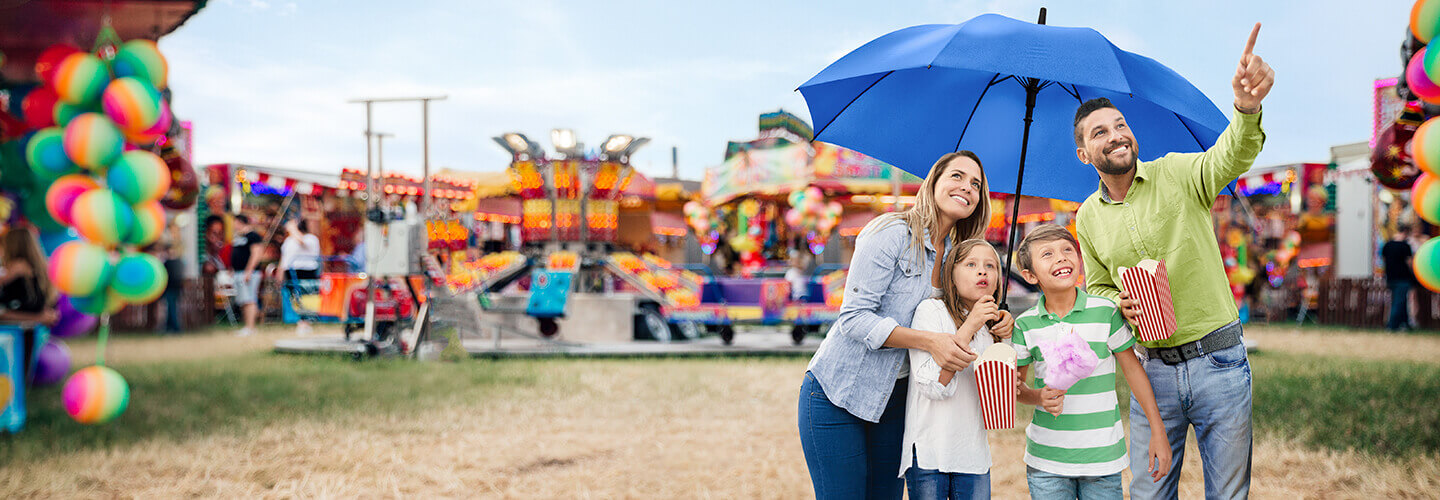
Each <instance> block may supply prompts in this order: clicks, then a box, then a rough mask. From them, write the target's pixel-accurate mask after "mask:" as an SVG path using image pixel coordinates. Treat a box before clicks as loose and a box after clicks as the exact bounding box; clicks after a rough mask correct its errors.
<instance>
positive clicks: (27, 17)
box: [0, 0, 206, 82]
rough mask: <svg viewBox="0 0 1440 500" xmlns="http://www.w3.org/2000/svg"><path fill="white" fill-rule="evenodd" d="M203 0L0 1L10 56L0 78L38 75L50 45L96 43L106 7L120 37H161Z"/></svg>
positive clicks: (2, 44)
mask: <svg viewBox="0 0 1440 500" xmlns="http://www.w3.org/2000/svg"><path fill="white" fill-rule="evenodd" d="M205 3H206V2H205V0H128V1H114V2H97V1H80V0H48V1H30V2H24V1H22V2H0V51H4V53H5V57H6V59H8V61H7V63H6V64H5V65H4V67H3V68H0V80H3V81H10V82H28V81H34V80H36V79H37V77H36V76H35V60H36V58H37V57H39V55H40V52H41V51H43V50H45V48H46V47H49V46H51V45H54V44H57V43H70V44H75V45H76V46H77V47H79V48H81V49H89V48H90V46H92V45H94V44H95V38H96V35H97V34H98V33H99V32H100V28H101V27H102V25H103V18H104V16H105V14H106V13H108V14H109V16H110V25H111V27H113V28H114V29H115V32H116V34H117V35H119V36H120V38H121V39H124V40H132V39H136V38H145V39H150V40H157V39H159V38H160V37H162V36H165V35H167V34H170V32H172V31H175V29H176V28H179V27H180V25H182V24H185V21H186V20H188V19H190V17H191V16H193V15H195V13H196V12H199V11H200V9H202V8H204V7H205Z"/></svg>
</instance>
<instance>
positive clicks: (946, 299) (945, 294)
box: [936, 238, 1008, 341]
mask: <svg viewBox="0 0 1440 500" xmlns="http://www.w3.org/2000/svg"><path fill="white" fill-rule="evenodd" d="M980 247H984V248H987V249H989V250H990V251H991V252H993V253H995V262H996V263H997V264H998V263H999V262H1000V253H999V252H996V251H995V247H993V246H990V242H988V241H985V240H983V239H980V238H974V239H968V240H965V241H962V242H960V244H959V245H955V246H954V248H952V249H950V251H949V252H945V261H944V263H943V264H941V266H940V269H937V270H936V272H938V273H940V276H939V278H940V280H939V281H940V302H943V303H944V304H945V311H946V312H949V313H950V319H952V320H954V321H955V326H956V327H959V326H960V325H961V324H963V323H965V316H966V315H967V314H969V312H970V311H968V310H966V309H965V304H963V303H962V299H961V298H960V290H958V289H957V288H956V287H955V266H958V265H960V261H961V260H964V259H965V256H967V255H970V251H971V250H974V249H976V248H980ZM999 272H1000V273H1003V272H1004V271H999ZM999 279H1008V277H1004V278H999ZM999 284H1000V281H999V280H997V281H996V287H995V291H994V292H993V293H992V295H994V296H995V303H996V304H999V303H1000V287H999ZM997 341H998V339H997Z"/></svg>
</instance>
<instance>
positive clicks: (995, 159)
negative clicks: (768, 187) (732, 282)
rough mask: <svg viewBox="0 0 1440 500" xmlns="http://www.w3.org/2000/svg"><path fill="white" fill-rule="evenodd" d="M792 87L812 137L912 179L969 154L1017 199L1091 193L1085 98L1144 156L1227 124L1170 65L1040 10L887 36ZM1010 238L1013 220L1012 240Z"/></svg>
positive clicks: (1210, 139) (1199, 145)
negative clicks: (1082, 140) (1113, 117)
mask: <svg viewBox="0 0 1440 500" xmlns="http://www.w3.org/2000/svg"><path fill="white" fill-rule="evenodd" d="M799 90H800V93H801V94H803V95H804V97H805V103H806V105H808V106H809V108H810V118H811V120H812V121H814V123H815V130H816V133H815V140H817V141H825V142H829V143H833V144H838V145H841V146H845V147H847V148H850V149H854V150H856V151H860V152H862V153H865V154H868V155H870V156H873V157H875V158H878V159H880V160H882V161H885V162H887V163H890V164H891V165H894V166H896V167H900V168H901V169H904V170H905V171H907V172H910V173H913V174H915V175H918V176H920V177H925V175H926V174H927V173H928V172H929V170H930V166H931V165H933V164H934V163H935V160H936V159H937V158H939V157H940V156H942V155H944V154H946V153H950V152H954V151H958V150H962V149H968V150H970V151H974V152H975V153H976V154H977V155H979V157H980V159H981V161H983V162H984V164H985V166H986V169H985V174H986V176H987V177H988V178H989V182H990V186H991V189H992V190H996V191H1000V192H1004V191H1005V190H1006V189H1005V187H1004V186H1012V185H1013V186H1015V188H1014V190H1013V191H1012V193H1013V194H1015V195H1017V199H1018V195H1019V194H1020V193H1021V192H1024V193H1025V194H1029V195H1034V196H1043V197H1047V198H1058V199H1062V200H1071V201H1083V200H1084V199H1085V198H1086V197H1088V196H1089V195H1090V193H1093V192H1095V189H1096V188H1097V186H1099V182H1100V177H1099V175H1098V174H1096V173H1095V169H1094V167H1091V166H1089V165H1086V164H1083V163H1080V160H1079V159H1077V158H1076V157H1075V139H1074V137H1075V136H1074V117H1075V110H1076V108H1078V107H1079V106H1080V103H1081V102H1084V101H1086V100H1089V99H1093V98H1096V97H1107V98H1109V99H1110V101H1111V102H1113V103H1114V104H1115V107H1116V108H1118V109H1119V110H1120V112H1122V113H1124V114H1125V120H1126V122H1127V123H1128V124H1129V125H1130V128H1131V130H1132V131H1133V132H1134V133H1135V140H1136V143H1137V144H1136V145H1137V147H1138V149H1139V157H1140V159H1141V160H1153V159H1155V158H1158V157H1160V156H1164V155H1165V154H1166V153H1170V152H1198V151H1204V150H1205V149H1207V148H1209V147H1210V145H1212V144H1214V143H1215V139H1216V138H1218V137H1219V136H1220V133H1221V132H1222V131H1224V130H1225V127H1226V126H1227V125H1228V124H1229V122H1228V120H1227V119H1226V118H1225V115H1223V114H1221V113H1220V110H1219V109H1217V108H1216V107H1215V104H1214V103H1212V102H1211V101H1210V99H1209V98H1207V97H1205V95H1204V94H1203V93H1201V92H1200V90H1199V89H1196V88H1195V86H1194V85H1191V84H1190V82H1188V81H1186V80H1185V79H1184V78H1183V77H1181V76H1180V75H1179V74H1178V73H1176V72H1175V71H1174V70H1171V69H1170V68H1167V67H1165V66H1164V65H1162V64H1160V63H1158V62H1156V61H1155V60H1154V59H1150V58H1148V57H1144V56H1141V55H1137V54H1133V53H1130V52H1126V51H1124V50H1120V49H1119V48H1117V47H1115V45H1114V44H1112V43H1110V41H1109V40H1107V39H1105V37H1104V36H1102V35H1101V34H1100V33H1098V32H1096V31H1095V30H1093V29H1089V28H1064V27H1057V26H1046V25H1045V10H1044V9H1041V10H1040V21H1039V23H1038V24H1032V23H1027V22H1024V21H1019V20H1015V19H1011V18H1008V17H1005V16H1001V15H998V14H985V15H981V16H978V17H975V18H974V19H971V20H969V21H966V22H964V23H961V24H930V25H923V26H914V27H910V28H905V29H902V30H899V31H895V32H892V33H889V34H886V35H885V36H882V37H880V38H877V39H875V40H872V41H870V42H869V43H867V44H865V45H863V46H861V47H860V48H858V49H855V50H854V51H852V52H850V53H849V54H846V55H845V56H844V57H841V58H840V59H839V60H837V61H835V62H834V63H831V64H830V66H828V67H826V68H825V69H824V70H823V71H821V72H820V73H819V74H817V75H815V76H814V77H813V78H811V79H810V80H809V81H807V82H805V84H804V85H801V86H800V88H799ZM1027 165H1029V168H1030V170H1032V172H1031V175H1030V176H1025V175H1024V173H1025V170H1026V167H1027ZM1036 170H1038V172H1037V171H1036ZM1018 206H1019V204H1018V203H1017V204H1016V207H1017V208H1018ZM1011 220H1014V218H1013V216H1012V219H1011ZM1014 240H1015V231H1014V227H1013V225H1012V227H1011V231H1010V247H1012V248H1013V247H1014ZM1008 260H1009V259H1007V262H1006V268H1007V269H1006V272H1007V274H1008V272H1009V269H1008V268H1009V262H1008ZM1005 281H1006V282H1008V281H1009V280H1005Z"/></svg>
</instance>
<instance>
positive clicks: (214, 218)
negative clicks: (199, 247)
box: [205, 215, 225, 228]
mask: <svg viewBox="0 0 1440 500" xmlns="http://www.w3.org/2000/svg"><path fill="white" fill-rule="evenodd" d="M215 224H220V226H221V227H224V226H225V219H224V218H222V217H220V216H219V215H211V216H209V217H206V218H205V227H207V228H208V227H210V226H212V225H215Z"/></svg>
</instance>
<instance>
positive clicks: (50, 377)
mask: <svg viewBox="0 0 1440 500" xmlns="http://www.w3.org/2000/svg"><path fill="white" fill-rule="evenodd" d="M67 373H70V349H68V348H66V347H65V343H64V342H61V341H59V340H52V341H49V342H46V343H45V345H44V346H41V347H40V354H39V355H38V356H36V357H35V385H53V384H56V383H59V382H60V381H61V380H65V374H67Z"/></svg>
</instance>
